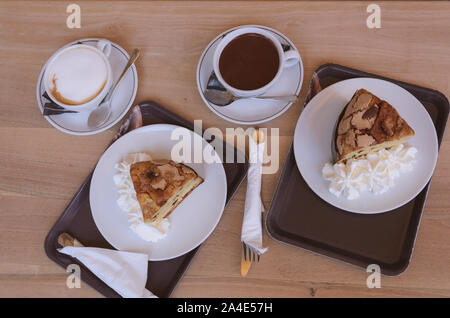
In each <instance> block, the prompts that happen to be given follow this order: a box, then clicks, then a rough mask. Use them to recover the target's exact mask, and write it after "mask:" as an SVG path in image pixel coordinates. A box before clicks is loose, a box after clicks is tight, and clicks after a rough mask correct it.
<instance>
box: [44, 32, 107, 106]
mask: <svg viewBox="0 0 450 318" xmlns="http://www.w3.org/2000/svg"><path fill="white" fill-rule="evenodd" d="M110 53H111V42H109V41H106V40H99V41H98V43H97V46H96V47H94V46H90V45H86V44H74V45H71V46H68V47H64V48H62V49H60V50H58V51H57V52H56V53H55V54H54V55H53V56H52V57H51V58H50V60H49V61H48V63H47V66H46V69H45V73H44V83H45V91H46V92H47V94H48V96H49V97H50V98H51V99H52V101H53V102H55V103H56V104H58V105H60V106H62V107H64V108H66V109H69V110H76V111H89V110H92V109H94V108H95V107H97V106H98V105H99V104H100V102H101V101H102V100H103V98H105V96H106V94H107V93H108V91H109V89H110V88H111V85H112V71H111V65H110V63H109V60H108V57H109V55H110Z"/></svg>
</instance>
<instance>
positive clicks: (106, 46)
mask: <svg viewBox="0 0 450 318" xmlns="http://www.w3.org/2000/svg"><path fill="white" fill-rule="evenodd" d="M97 48H98V49H99V50H100V51H102V52H103V54H105V55H106V57H109V55H110V54H111V42H109V41H107V40H98V43H97Z"/></svg>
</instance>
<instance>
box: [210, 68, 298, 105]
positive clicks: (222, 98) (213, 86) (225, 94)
mask: <svg viewBox="0 0 450 318" xmlns="http://www.w3.org/2000/svg"><path fill="white" fill-rule="evenodd" d="M203 94H204V96H205V98H206V99H207V100H208V101H209V102H211V103H213V104H214V105H216V106H220V107H222V106H227V105H230V104H231V103H233V102H235V101H237V100H240V99H271V100H279V101H284V102H295V101H296V100H297V99H298V96H297V95H287V96H255V97H239V96H234V95H233V94H232V93H231V92H229V91H228V90H227V89H226V88H225V87H224V86H223V85H222V84H221V83H220V82H219V80H218V79H217V76H216V74H215V73H214V72H212V73H211V76H210V77H209V79H208V83H207V85H206V90H205V91H204V92H203Z"/></svg>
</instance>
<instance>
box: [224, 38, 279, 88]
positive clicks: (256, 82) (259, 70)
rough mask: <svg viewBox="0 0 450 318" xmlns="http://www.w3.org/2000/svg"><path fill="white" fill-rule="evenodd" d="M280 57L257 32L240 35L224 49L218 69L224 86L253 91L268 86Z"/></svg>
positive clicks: (270, 43)
mask: <svg viewBox="0 0 450 318" xmlns="http://www.w3.org/2000/svg"><path fill="white" fill-rule="evenodd" d="M279 66H280V57H279V55H278V50H277V47H276V46H275V44H274V43H273V42H272V41H271V40H270V39H268V38H267V37H265V36H264V35H261V34H257V33H246V34H242V35H240V36H238V37H236V38H235V39H233V40H231V41H230V43H228V44H227V46H225V48H224V49H223V50H222V54H221V55H220V58H219V70H220V74H221V75H222V78H223V79H224V80H225V82H227V84H228V85H230V86H232V87H234V88H237V89H240V90H254V89H258V88H261V87H263V86H265V85H267V84H268V83H270V82H271V81H272V80H273V78H274V77H275V75H276V74H277V72H278V68H279Z"/></svg>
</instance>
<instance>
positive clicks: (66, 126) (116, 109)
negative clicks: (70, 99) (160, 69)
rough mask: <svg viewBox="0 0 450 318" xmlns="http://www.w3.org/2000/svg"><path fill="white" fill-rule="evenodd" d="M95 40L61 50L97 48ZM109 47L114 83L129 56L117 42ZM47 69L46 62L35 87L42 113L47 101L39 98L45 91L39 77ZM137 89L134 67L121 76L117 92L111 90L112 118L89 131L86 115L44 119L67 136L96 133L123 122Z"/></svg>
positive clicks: (85, 40)
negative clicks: (80, 46)
mask: <svg viewBox="0 0 450 318" xmlns="http://www.w3.org/2000/svg"><path fill="white" fill-rule="evenodd" d="M98 40H99V39H95V38H90V39H82V40H77V41H74V42H71V43H69V44H67V45H65V46H64V47H66V46H69V45H72V44H75V43H77V42H81V43H83V44H88V45H92V46H96V43H97V42H98ZM111 44H112V45H111V55H110V56H109V61H110V64H111V68H112V73H113V77H114V80H116V79H117V78H118V77H119V75H120V73H122V71H123V68H124V67H125V65H126V64H127V62H128V59H129V55H128V53H127V52H126V51H125V50H124V49H123V48H122V47H120V46H119V45H117V44H116V43H113V42H111ZM46 67H47V63H45V65H44V67H43V68H42V70H41V73H40V74H39V79H38V82H37V87H36V97H37V102H38V106H39V109H40V110H41V112H43V105H44V104H45V103H46V102H48V101H47V99H46V98H44V97H42V94H43V93H44V92H45V88H44V83H43V81H42V77H43V75H44V71H45V68H46ZM137 87H138V78H137V71H136V67H135V66H134V65H133V66H132V67H131V69H130V70H129V71H128V72H127V74H126V75H125V76H124V78H123V79H122V81H121V82H120V84H119V86H117V88H116V90H115V91H114V95H113V98H112V101H111V110H112V113H111V116H110V117H109V119H108V121H107V122H106V123H105V124H104V125H103V126H101V127H99V128H96V129H91V128H89V127H88V125H87V119H88V116H89V112H80V113H76V114H73V113H69V114H61V115H51V116H44V117H45V119H47V121H48V122H49V123H50V124H51V125H52V126H53V127H55V128H56V129H58V130H60V131H62V132H65V133H68V134H72V135H93V134H97V133H99V132H102V131H104V130H106V129H108V128H110V127H112V126H114V125H115V124H116V123H117V122H118V121H119V120H121V119H122V117H123V116H125V114H126V113H127V112H128V110H129V109H130V107H131V105H132V104H133V102H134V98H135V97H136V92H137Z"/></svg>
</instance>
